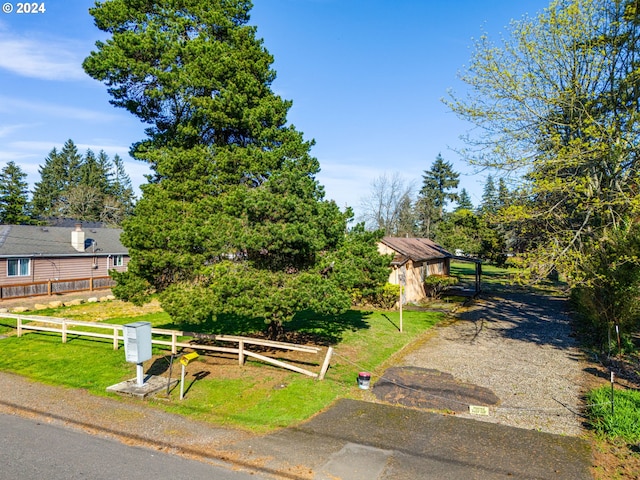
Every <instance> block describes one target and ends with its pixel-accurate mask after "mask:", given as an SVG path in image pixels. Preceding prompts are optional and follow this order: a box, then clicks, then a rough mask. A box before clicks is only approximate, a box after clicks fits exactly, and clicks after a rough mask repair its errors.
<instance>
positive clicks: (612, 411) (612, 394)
mask: <svg viewBox="0 0 640 480" xmlns="http://www.w3.org/2000/svg"><path fill="white" fill-rule="evenodd" d="M614 409H615V408H614V392H613V372H611V415H612V416H613V414H614Z"/></svg>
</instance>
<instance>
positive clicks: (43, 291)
mask: <svg viewBox="0 0 640 480" xmlns="http://www.w3.org/2000/svg"><path fill="white" fill-rule="evenodd" d="M121 234H122V230H121V229H115V228H83V227H82V225H81V224H76V225H75V227H70V228H69V227H41V226H33V225H0V299H1V298H9V297H13V298H15V297H20V296H30V295H47V294H48V295H51V294H53V293H62V292H68V291H79V290H93V289H99V288H108V287H111V286H112V285H113V281H112V280H111V278H110V277H109V273H110V272H111V271H112V270H116V271H125V270H126V269H127V264H128V263H129V254H128V250H127V249H126V248H125V247H124V246H123V245H122V243H121V242H120V235H121Z"/></svg>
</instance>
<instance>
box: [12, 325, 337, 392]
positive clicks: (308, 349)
mask: <svg viewBox="0 0 640 480" xmlns="http://www.w3.org/2000/svg"><path fill="white" fill-rule="evenodd" d="M0 317H5V318H14V319H16V320H17V326H16V330H17V334H18V337H21V336H22V334H23V333H25V332H24V331H25V330H32V331H40V332H54V333H60V334H61V335H62V343H66V342H67V337H68V335H76V336H85V337H95V338H106V339H111V340H113V349H114V350H117V349H118V348H119V345H120V341H123V342H124V339H123V327H122V325H116V324H111V323H97V322H83V321H79V320H70V319H67V318H55V317H45V316H41V315H19V314H16V313H0ZM42 324H44V325H42ZM70 327H85V328H86V327H88V328H92V329H97V330H103V332H100V331H83V330H78V329H76V328H70ZM105 330H106V331H109V333H105V332H104V331H105ZM151 335H152V338H151V343H152V344H153V345H162V346H168V347H171V353H172V354H176V353H177V352H178V348H191V349H193V350H202V351H210V352H223V353H231V354H237V355H238V364H239V365H244V362H245V359H246V357H251V358H255V359H257V360H261V361H263V362H266V363H270V364H272V365H275V366H277V367H281V368H285V369H287V370H292V371H294V372H298V373H302V374H304V375H308V376H310V377H313V378H317V379H318V380H323V379H324V376H325V374H326V373H327V370H328V369H329V362H330V361H331V356H332V355H333V348H332V347H329V348H328V349H327V353H326V355H325V358H324V362H323V364H322V367H321V369H320V372H319V373H315V372H312V371H310V370H306V369H304V368H301V367H298V366H297V365H292V364H290V363H286V362H283V361H281V360H276V359H274V358H270V357H267V356H266V355H261V354H259V353H256V352H253V351H251V350H249V349H248V348H247V347H248V346H251V345H258V346H261V347H267V348H276V349H280V350H289V351H297V352H304V353H311V354H318V353H320V352H321V351H322V348H320V347H314V346H309V345H296V344H294V343H285V342H274V341H270V340H262V339H259V338H251V337H240V336H233V335H208V334H201V333H193V332H182V331H178V330H167V329H164V328H152V329H151ZM154 335H155V336H160V337H165V338H166V337H171V340H168V339H163V338H153V337H154ZM184 337H192V338H199V339H206V340H209V341H215V342H226V343H231V344H237V346H235V347H223V346H219V345H206V344H198V343H194V342H184V341H179V339H181V338H184Z"/></svg>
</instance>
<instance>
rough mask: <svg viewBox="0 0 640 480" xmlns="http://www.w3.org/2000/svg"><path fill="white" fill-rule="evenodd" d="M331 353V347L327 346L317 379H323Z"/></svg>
mask: <svg viewBox="0 0 640 480" xmlns="http://www.w3.org/2000/svg"><path fill="white" fill-rule="evenodd" d="M332 355H333V347H329V348H328V349H327V355H326V356H325V357H324V363H323V364H322V369H321V370H320V374H319V375H318V380H324V376H325V375H326V373H327V370H329V362H330V361H331V356H332Z"/></svg>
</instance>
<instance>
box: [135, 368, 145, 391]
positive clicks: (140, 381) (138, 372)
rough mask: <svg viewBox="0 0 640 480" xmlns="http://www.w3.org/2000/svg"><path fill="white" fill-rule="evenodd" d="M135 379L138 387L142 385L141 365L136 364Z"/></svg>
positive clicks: (142, 372) (142, 373)
mask: <svg viewBox="0 0 640 480" xmlns="http://www.w3.org/2000/svg"><path fill="white" fill-rule="evenodd" d="M136 379H137V383H138V386H139V387H142V386H143V385H144V369H143V368H142V363H138V364H137V365H136Z"/></svg>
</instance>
